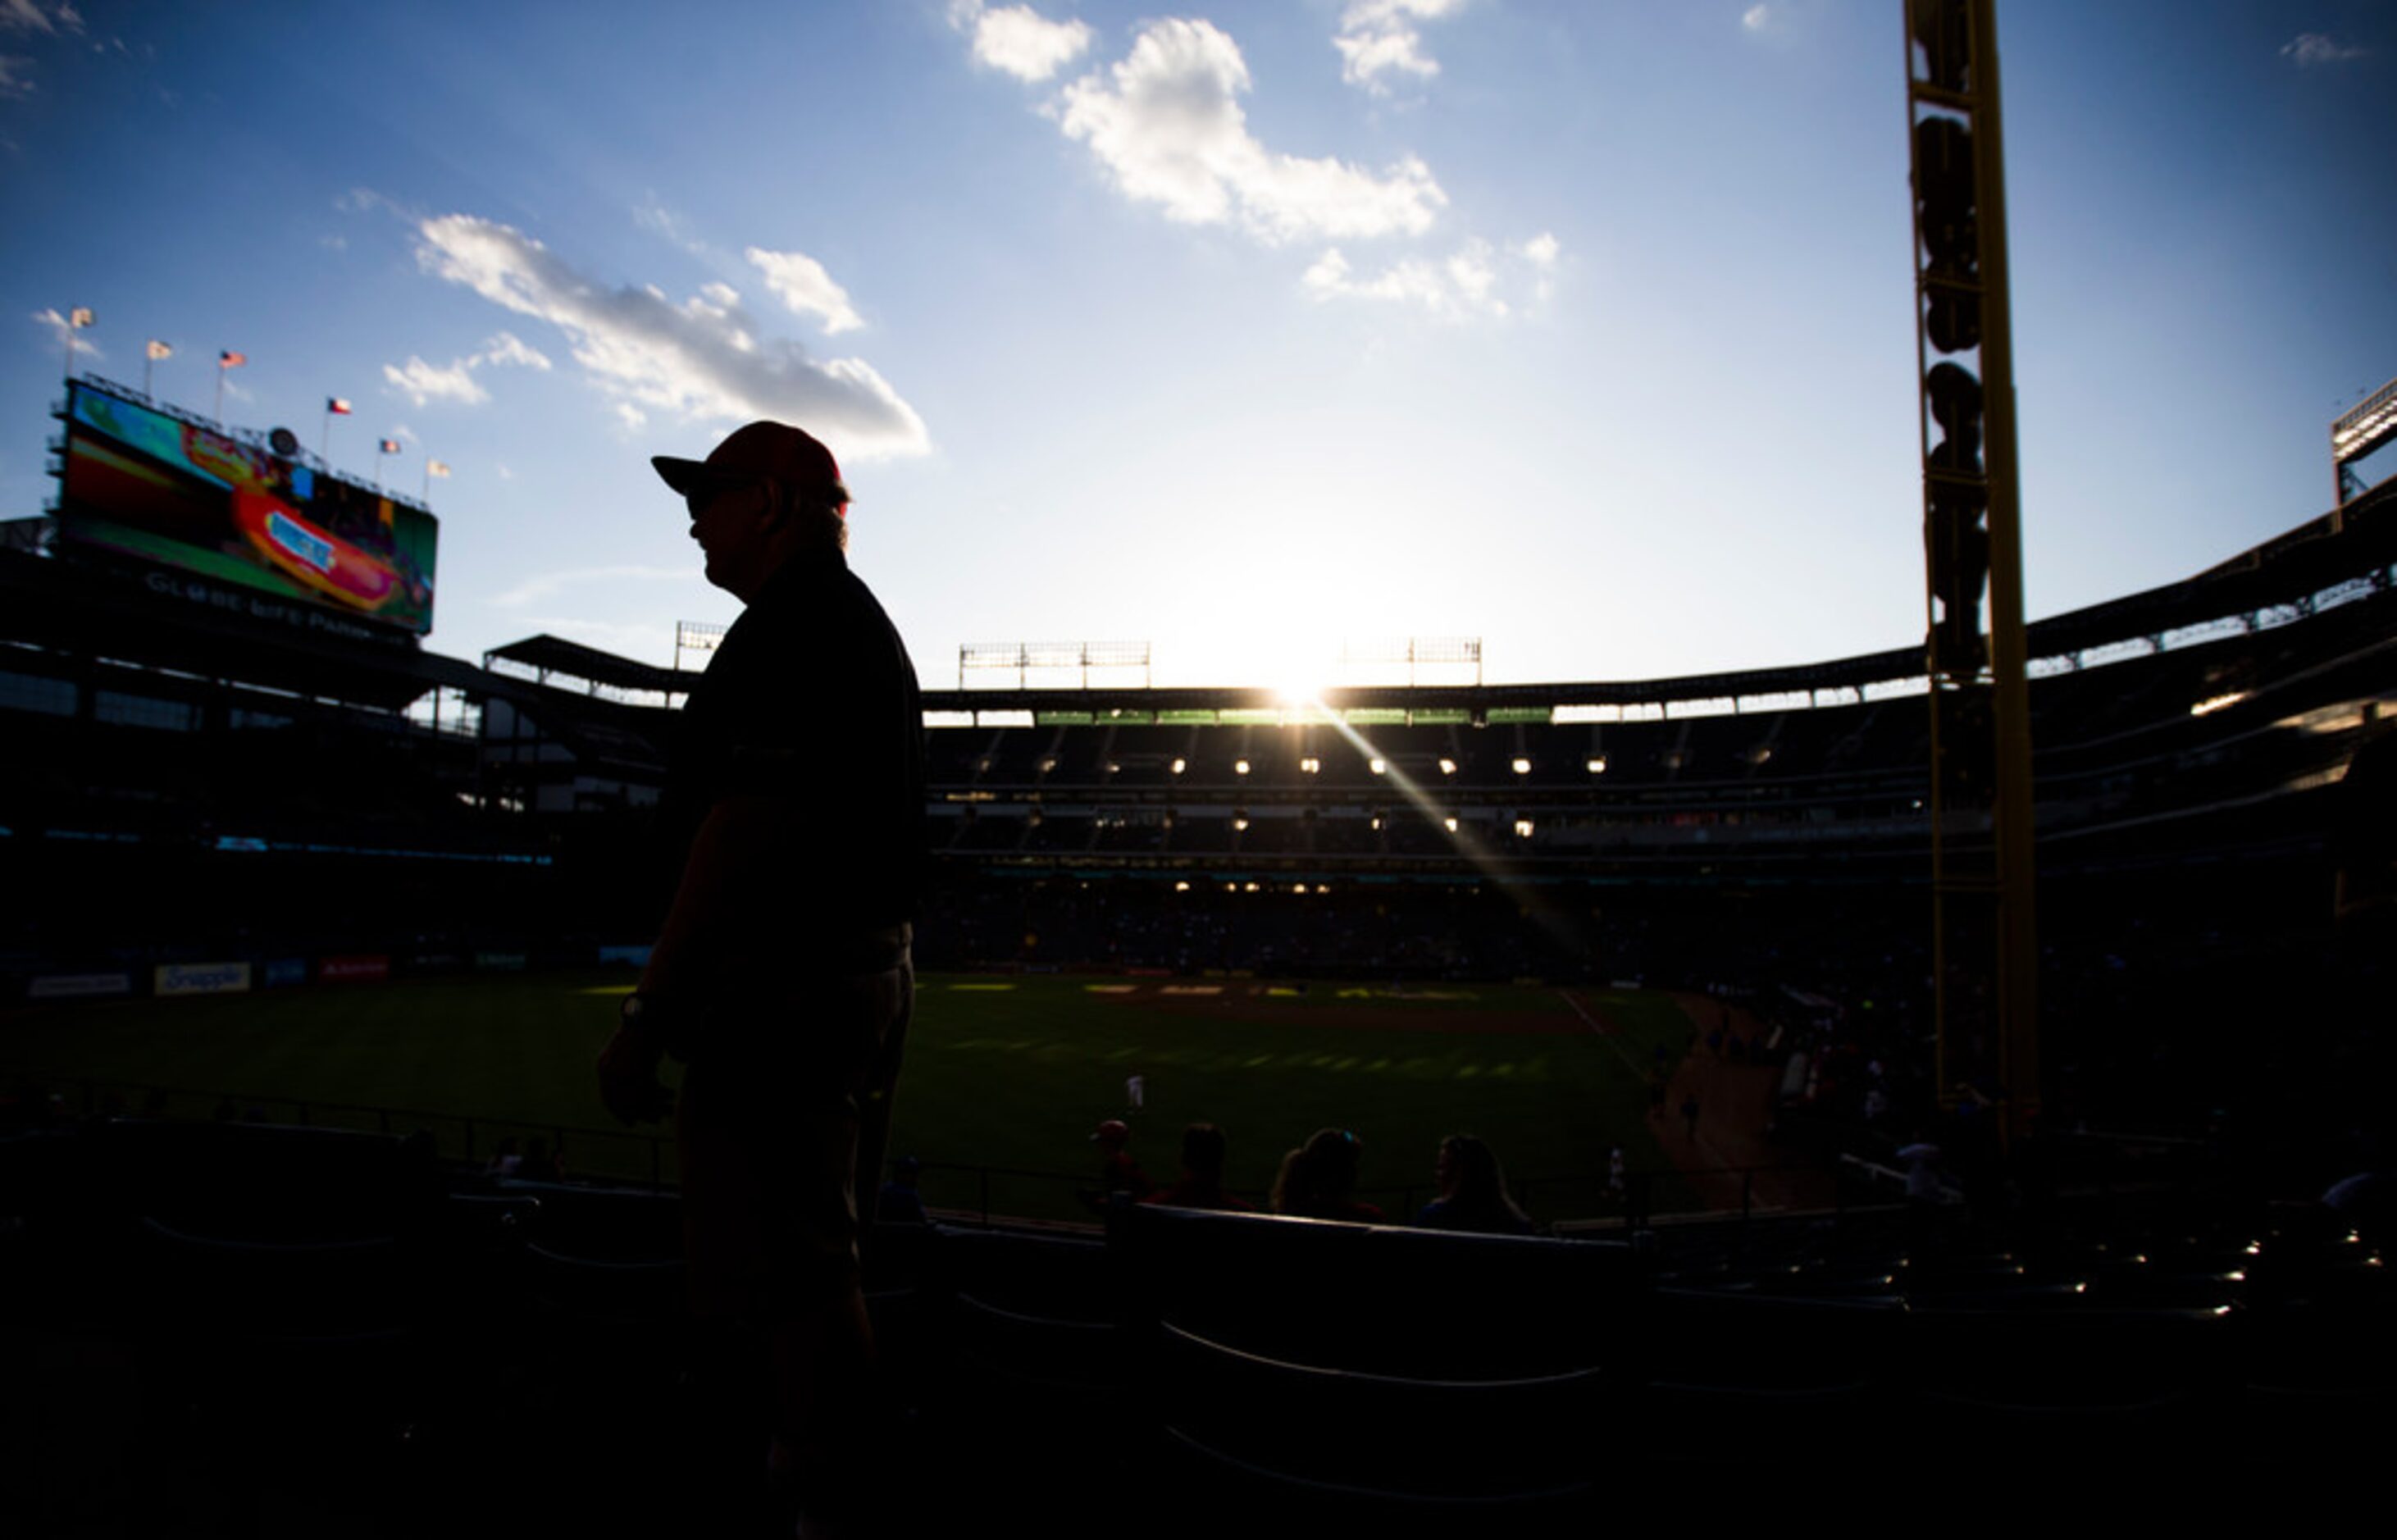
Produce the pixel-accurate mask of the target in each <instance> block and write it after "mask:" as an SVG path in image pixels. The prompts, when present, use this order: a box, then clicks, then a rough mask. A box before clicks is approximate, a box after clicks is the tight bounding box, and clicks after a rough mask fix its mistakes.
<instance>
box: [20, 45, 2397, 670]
mask: <svg viewBox="0 0 2397 1540" xmlns="http://www.w3.org/2000/svg"><path fill="white" fill-rule="evenodd" d="M1900 15H1901V12H1900V7H1899V5H1898V4H1897V0H1872V3H1869V4H1868V3H1863V0H1763V3H1761V4H1758V3H1755V0H1747V3H1741V0H1721V3H1716V0H1676V3H1672V4H1665V3H1661V0H1654V3H1650V0H1639V3H1635V0H1620V3H1601V0H1538V3H1535V0H1259V3H1228V0H1226V3H1207V4H1198V5H1193V6H1190V7H1185V8H1183V9H1178V10H1176V9H1165V8H1158V7H1156V6H1155V5H1154V4H1153V0H1142V4H1140V5H1137V6H1134V5H1118V4H1114V3H1111V0H1036V3H1034V4H1031V5H1028V6H1027V5H998V4H991V3H987V0H985V3H984V4H980V5H977V4H974V3H972V0H955V3H953V0H879V3H872V4H866V3H859V4H838V5H837V4H793V3H785V4H781V5H749V4H732V5H724V6H716V7H705V8H704V9H703V12H694V11H676V10H669V9H668V8H665V7H612V6H593V5H590V4H587V3H585V4H581V5H540V4H521V5H517V4H512V5H504V6H491V5H488V4H485V5H471V6H470V5H450V4H442V3H437V0H436V3H427V4H418V5H414V6H410V7H347V6H339V5H328V4H315V5H280V6H279V5H260V4H251V5H236V4H229V3H228V4H207V3H194V4H187V5H179V6H175V7H159V6H154V5H116V4H110V3H109V0H75V3H74V4H72V5H69V4H60V3H59V0H0V216H4V217H5V220H6V228H7V230H8V232H9V238H8V240H7V243H6V245H5V248H0V514H5V515H6V516H21V515H24V514H31V513H33V512H36V511H38V509H39V507H40V505H41V502H42V500H43V499H44V497H45V496H46V495H47V492H48V491H49V490H50V489H51V486H52V485H53V484H52V483H51V482H49V480H48V479H47V477H46V476H45V475H44V474H43V464H44V455H43V444H44V440H45V439H46V438H47V436H48V435H49V434H50V433H51V432H52V431H53V430H54V426H55V425H54V424H53V423H51V422H49V421H48V420H47V417H46V415H45V413H46V411H47V406H48V403H49V402H50V400H51V399H52V398H53V397H54V396H55V395H56V393H57V384H58V379H59V374H60V368H61V366H62V363H63V361H64V354H63V345H62V344H63V338H62V336H61V333H60V326H59V321H58V317H59V316H60V315H62V314H64V313H65V312H66V311H68V310H69V309H71V308H72V307H74V306H89V307H91V308H92V309H93V310H95V311H96V312H97V314H98V316H99V324H98V325H97V326H96V327H94V328H91V329H89V330H87V331H84V332H82V333H79V334H78V337H77V340H78V341H81V342H84V343H86V344H87V345H88V346H89V347H90V348H92V349H94V350H96V351H94V352H92V353H89V354H87V355H84V356H81V357H79V358H78V360H77V363H78V367H79V368H90V369H94V370H96V371H97V372H99V373H100V374H103V375H105V376H108V377H110V378H114V379H116V380H120V381H124V382H129V383H134V384H137V385H138V384H139V383H140V382H141V373H142V354H143V344H144V341H146V340H147V339H150V338H157V339H161V340H164V341H167V342H169V343H171V344H172V345H173V346H174V348H175V349H176V354H175V356H174V357H173V358H171V359H169V360H167V361H166V362H164V363H162V364H160V365H158V366H157V374H156V388H157V391H158V394H160V395H165V396H167V397H168V398H170V399H174V400H178V401H180V402H181V403H183V404H185V405H187V406H191V407H194V408H199V409H202V410H206V409H208V406H209V403H210V399H211V393H212V391H213V389H214V386H215V382H216V370H215V368H214V367H213V360H214V358H215V356H216V355H217V353H218V351H219V350H220V349H221V348H235V349H239V350H241V351H243V352H244V353H246V354H247V355H248V357H249V360H250V362H249V364H248V366H247V367H245V368H241V369H238V370H235V371H233V373H232V374H231V375H230V377H229V383H230V386H231V387H232V391H233V395H232V396H231V398H229V399H228V402H227V412H226V415H227V416H228V417H229V418H231V419H233V420H234V421H235V422H243V423H246V424H248V425H251V426H261V427H263V426H268V425H272V424H276V423H283V424H288V425H289V426H291V427H292V428H293V429H294V430H295V431H297V432H298V433H299V434H300V435H301V439H302V441H303V442H307V443H310V444H312V445H313V444H314V443H315V442H316V440H317V435H318V432H319V430H320V428H321V426H322V424H323V417H322V408H323V402H324V400H325V398H326V397H327V396H328V395H342V396H346V397H349V398H351V399H353V400H354V401H355V403H356V404H357V414H356V416H355V417H354V418H352V419H349V420H346V421H343V422H339V423H337V424H336V425H335V426H334V427H333V429H332V439H331V447H332V458H333V460H334V462H336V464H337V465H338V466H341V467H342V468H345V469H348V470H352V471H354V472H358V473H361V474H364V473H370V472H371V471H372V470H373V469H374V468H375V460H376V457H375V455H374V453H373V448H374V444H375V442H376V440H377V439H379V438H381V437H382V436H384V435H393V436H396V437H398V438H400V439H401V440H402V441H403V442H404V443H405V444H406V445H407V446H408V450H407V453H406V454H404V455H402V456H398V457H395V458H394V459H393V460H392V461H390V462H386V463H387V465H388V466H389V467H390V468H389V469H388V470H387V472H386V474H387V475H388V476H389V478H390V479H391V481H392V482H393V484H395V485H397V486H400V487H402V488H405V489H414V488H416V487H417V486H419V485H420V484H421V476H422V465H423V462H424V459H425V458H426V457H428V456H432V457H437V458H438V459H440V460H442V461H444V462H447V463H448V464H449V465H450V466H452V467H453V468H454V475H452V476H451V477H450V478H449V479H448V480H446V481H436V482H434V483H433V484H432V487H433V492H434V496H433V505H434V508H435V512H436V513H437V514H438V515H439V516H440V517H441V520H442V547H441V558H440V569H439V586H440V594H439V599H438V608H437V612H436V622H435V632H434V635H433V637H432V638H431V642H430V645H431V646H432V647H433V648H434V649H436V650H439V651H443V652H448V653H452V654H457V655H462V656H469V657H471V656H475V655H477V654H479V653H480V652H481V651H482V650H483V649H486V648H489V647H492V646H496V645H498V644H501V643H502V642H505V641H509V640H513V639H515V638H516V637H519V636H528V635H530V634H533V633H535V632H540V631H549V632H553V633H556V634H559V635H564V636H572V637H574V638H576V639H579V640H583V641H586V642H590V643H592V644H594V645H597V646H602V647H607V648H610V649H615V650H618V651H622V652H624V653H627V654H629V655H632V656H635V657H639V658H643V659H645V660H648V661H650V662H657V663H663V662H665V661H667V660H668V658H669V657H670V655H671V652H672V635H673V624H674V623H675V621H676V620H677V619H689V620H712V621H723V620H727V619H730V616H731V615H732V614H733V613H734V612H735V606H734V604H733V601H732V600H731V599H730V598H729V597H728V596H723V595H720V594H718V593H716V591H714V590H712V589H710V588H708V587H706V586H705V584H704V583H703V582H702V581H701V579H700V576H699V562H698V560H697V552H696V550H695V548H694V547H692V546H691V544H690V542H689V540H688V538H687V534H686V524H685V521H684V520H683V519H682V518H681V517H680V516H679V508H678V506H677V504H676V503H675V502H674V501H673V500H672V499H671V498H670V496H669V495H668V494H667V493H666V492H665V491H664V489H663V487H662V486H660V485H659V484H658V483H657V482H656V480H655V479H654V477H653V476H652V475H651V474H650V472H649V468H648V457H649V455H651V454H654V453H662V452H663V453H676V454H690V455H696V454H701V453H703V452H704V451H705V449H707V447H708V446H709V445H710V444H711V443H712V442H713V441H714V440H715V439H716V437H717V436H719V435H721V434H722V433H723V432H724V431H725V430H727V429H729V428H730V427H731V426H733V425H736V424H737V423H738V422H743V421H746V420H747V419H749V418H751V417H754V416H780V417H783V418H786V419H788V420H791V421H797V422H800V423H801V424H802V425H804V426H807V427H809V428H810V429H811V430H813V431H815V432H817V433H818V434H819V435H821V436H823V437H824V439H825V440H826V441H827V442H828V443H830V444H832V445H833V447H834V448H835V449H836V450H837V452H838V453H839V454H840V455H841V458H842V462H843V465H844V467H845V468H846V470H847V471H848V475H849V480H850V484H851V486H852V487H853V488H854V489H855V491H856V494H857V499H858V502H857V504H856V507H855V510H854V516H853V519H852V528H853V532H854V533H853V545H852V552H851V559H852V562H853V564H854V565H855V566H856V567H857V568H858V569H859V570H860V571H861V572H863V573H864V575H865V576H866V577H867V579H868V581H869V582H871V583H873V584H874V586H875V587H876V588H877V591H878V592H879V593H880V594H881V595H882V596H883V598H884V601H885V603H886V605H887V606H888V607H889V609H891V613H892V615H893V617H894V618H895V619H896V620H897V621H898V623H899V624H900V627H901V629H902V630H903V631H904V634H905V635H906V636H907V637H908V639H909V642H910V644H911V646H912V647H913V649H914V650H915V652H916V655H917V666H918V669H919V671H920V672H921V673H922V674H923V676H925V679H926V681H927V683H931V684H939V683H950V682H954V680H955V677H956V655H957V646H958V644H959V643H961V642H971V641H1012V640H1033V641H1045V640H1066V639H1078V638H1089V639H1105V640H1116V639H1132V640H1146V641H1150V642H1153V643H1154V644H1155V648H1156V659H1157V669H1156V676H1157V679H1158V682H1159V683H1171V684H1199V683H1252V682H1253V683H1272V682H1283V681H1285V680H1289V679H1292V678H1296V677H1301V676H1307V675H1310V674H1319V673H1321V672H1322V670H1323V668H1324V666H1325V665H1328V664H1329V663H1330V661H1331V660H1332V658H1333V656H1334V655H1335V654H1336V652H1337V650H1338V649H1339V647H1340V645H1341V643H1342V641H1343V640H1344V639H1349V640H1355V641H1360V642H1363V641H1373V640H1379V639H1385V638H1394V637H1402V636H1411V635H1412V636H1480V637H1481V638H1483V640H1484V643H1485V647H1486V657H1487V663H1488V672H1489V674H1490V676H1492V677H1493V678H1500V679H1513V680H1536V679H1586V678H1628V677H1644V676H1659V675H1669V674H1678V673H1685V672H1697V671H1703V670H1711V669H1717V668H1737V667H1755V666H1763V665H1767V664H1772V663H1797V662H1805V661H1810V660H1814V659H1819V658H1830V657H1837V656H1843V655H1847V654H1851V653H1855V652H1861V651H1868V650H1874V649H1881V648H1886V647H1895V646H1903V645H1906V644H1908V642H1909V641H1911V640H1913V639H1914V638H1916V637H1919V636H1920V635H1921V634H1922V599H1921V593H1922V579H1921V562H1922V557H1921V542H1920V535H1919V528H1920V518H1921V514H1920V492H1919V471H1918V454H1917V428H1916V419H1915V408H1914V399H1913V376H1914V365H1915V355H1914V341H1913V323H1912V301H1911V298H1910V290H1911V269H1910V265H1909V249H1908V243H1909V220H1908V193H1907V183H1906V131H1907V129H1906V123H1907V119H1906V107H1905V83H1904V74H1903V51H1902V43H1901V39H1902V33H1901V21H1900ZM702 18H703V19H702ZM2001 25H2002V67H2003V80H2004V87H2005V117H2006V127H2007V143H2006V154H2007V157H2008V162H2007V176H2008V192H2009V197H2010V201H2011V213H2012V219H2013V245H2012V251H2013V260H2014V265H2015V291H2014V292H2015V349H2016V355H2017V376H2018V387H2019V399H2020V410H2021V420H2022V436H2021V449H2022V458H2023V466H2024V504H2025V536H2026V555H2027V563H2028V588H2029V609H2030V612H2031V614H2032V615H2033V616H2034V617H2036V616H2039V615H2043V614H2049V613H2054V612H2056V611H2058V610H2061V609H2070V608H2073V607H2076V606H2079V605H2082V604H2088V603H2093V602H2096V601H2097V600H2100V599H2103V598H2106V597H2109V596H2114V595H2118V594H2122V593H2124V592H2128V591H2131V590H2135V589H2138V588H2143V587H2147V586H2149V585H2152V584H2155V583H2163V582H2169V581H2171V580H2174V579H2176V578H2180V577H2185V576H2188V575H2189V574H2190V573H2192V572H2195V571H2198V570H2200V569H2203V568H2205V567H2208V566H2211V565H2213V564H2214V563H2215V562H2216V561H2219V560H2221V559H2223V558H2224V557H2227V556H2230V555H2233V554H2234V553H2236V552H2237V551H2239V550H2241V549H2243V548H2244V547H2246V546H2248V545H2250V544H2252V543H2254V542H2256V541H2259V540H2261V539H2264V538H2267V537H2269V536H2270V535H2272V534H2274V533H2276V532H2278V531H2280V530H2282V529H2286V528H2287V527H2289V526H2290V525H2292V524H2295V523H2297V522H2298V521H2299V520H2302V519H2305V518H2308V517H2310V516H2314V515H2316V514H2318V513H2320V512H2322V511H2323V509H2324V508H2325V507H2326V506H2328V504H2329V501H2330V488H2331V477H2330V470H2329V465H2328V456H2327V449H2326V437H2327V427H2328V424H2329V422H2330V420H2331V419H2332V417H2334V416H2335V415H2336V414H2337V412H2338V411H2340V410H2341V409H2343V408H2345V407H2347V406H2348V405H2350V404H2352V402H2353V401H2354V400H2355V399H2357V397H2358V396H2359V395H2361V394H2363V393H2364V392H2365V391H2367V390H2369V389H2371V388H2373V387H2377V385H2379V384H2380V383H2382V382H2384V381H2386V380H2387V379H2389V378H2390V375H2391V374H2392V373H2397V239H2392V235H2397V229H2392V223H2397V219H2392V203H2393V202H2397V200H2392V198H2391V196H2390V194H2391V193H2392V191H2397V171H2392V167H2391V164H2390V159H2389V151H2388V142H2387V140H2388V134H2387V124H2388V115H2389V112H2388V103H2389V102H2390V100H2397V83H2392V76H2391V64H2392V60H2397V7H2392V6H2390V5H2389V4H2387V3H2382V0H2320V3H2312V0H2303V3H2288V0H2281V3H2272V4H2265V3H2231V0H2196V3H2190V0H2180V3H2172V4H2167V3H2163V0H2152V3H2150V0H2109V3H2107V4H2102V5H2073V4H2062V3H2053V0H2048V3H2042V0H2011V3H2009V4H2006V5H2004V6H2003V7H2002V18H2001ZM2380 458H2381V459H2382V460H2383V461H2386V460H2387V459H2389V458H2390V456H2388V455H2385V454H2384V455H2383V456H2382V457H2380ZM2375 469H2379V467H2375Z"/></svg>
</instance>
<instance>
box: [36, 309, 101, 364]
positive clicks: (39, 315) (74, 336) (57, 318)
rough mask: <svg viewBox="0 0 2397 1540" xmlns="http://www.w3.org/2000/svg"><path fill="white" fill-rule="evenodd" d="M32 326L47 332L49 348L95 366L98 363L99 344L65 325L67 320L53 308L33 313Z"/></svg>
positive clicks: (99, 355)
mask: <svg viewBox="0 0 2397 1540" xmlns="http://www.w3.org/2000/svg"><path fill="white" fill-rule="evenodd" d="M33 324H34V325H36V326H39V327H42V328H46V329H47V331H48V332H49V334H50V346H51V347H53V348H55V349H57V350H58V351H59V352H60V353H61V354H64V353H68V352H74V353H76V354H79V355H82V356H84V357H86V358H88V359H90V360H91V361H92V362H93V363H95V364H96V363H98V362H100V358H101V356H102V355H101V354H100V344H98V343H97V342H94V341H91V340H90V339H89V338H87V337H86V336H84V335H83V333H82V332H81V331H80V330H78V329H77V328H74V327H71V326H69V325H67V318H66V317H65V316H63V315H60V314H59V313H58V310H57V308H56V307H55V306H53V307H51V308H49V309H47V310H37V311H35V312H33Z"/></svg>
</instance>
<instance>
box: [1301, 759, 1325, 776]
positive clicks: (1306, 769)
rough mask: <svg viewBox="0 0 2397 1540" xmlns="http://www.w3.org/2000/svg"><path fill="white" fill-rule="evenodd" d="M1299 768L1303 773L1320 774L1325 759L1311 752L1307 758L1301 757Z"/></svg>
mask: <svg viewBox="0 0 2397 1540" xmlns="http://www.w3.org/2000/svg"><path fill="white" fill-rule="evenodd" d="M1298 769H1299V773H1301V774H1303V775H1315V774H1319V773H1320V772H1321V770H1322V769H1323V761H1322V760H1320V759H1318V758H1317V757H1315V756H1313V755H1311V754H1310V755H1308V756H1307V757H1306V758H1304V759H1301V760H1300V761H1299V762H1298Z"/></svg>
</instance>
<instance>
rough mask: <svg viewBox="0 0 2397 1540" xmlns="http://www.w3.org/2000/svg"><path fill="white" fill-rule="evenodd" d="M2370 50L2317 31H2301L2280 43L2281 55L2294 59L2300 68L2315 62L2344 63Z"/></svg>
mask: <svg viewBox="0 0 2397 1540" xmlns="http://www.w3.org/2000/svg"><path fill="white" fill-rule="evenodd" d="M2371 51H2372V50H2371V49H2369V48H2361V47H2354V46H2353V45H2351V44H2347V43H2342V42H2340V41H2339V40H2338V39H2337V38H2336V37H2333V36H2331V35H2329V34H2328V33H2318V32H2301V33H2297V36H2295V37H2292V38H2290V39H2289V40H2288V41H2287V42H2286V43H2283V44H2282V45H2281V57H2282V58H2283V59H2287V60H2294V61H2295V62H2296V64H2297V68H2299V69H2301V70H2303V69H2310V68H2312V67H2313V66H2314V65H2317V64H2344V63H2346V62H2347V61H2348V60H2350V59H2362V58H2363V57H2364V56H2365V55H2366V54H2368V53H2370V52H2371Z"/></svg>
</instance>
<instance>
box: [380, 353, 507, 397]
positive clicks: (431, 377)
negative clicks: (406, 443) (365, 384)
mask: <svg viewBox="0 0 2397 1540" xmlns="http://www.w3.org/2000/svg"><path fill="white" fill-rule="evenodd" d="M382 377H383V378H384V379H385V380H387V381H389V382H391V386H392V388H393V389H395V390H396V391H398V392H399V393H400V394H401V395H405V396H407V397H408V400H410V401H412V402H414V403H415V404H416V405H418V406H420V407H422V406H425V405H427V404H428V403H430V402H434V401H455V402H457V403H458V404H459V405H460V406H465V407H471V406H475V405H477V404H478V403H481V402H484V401H489V399H490V398H491V393H490V392H489V391H487V390H485V389H484V388H483V387H482V386H480V385H478V384H476V383H475V376H474V375H473V374H472V373H471V372H469V371H468V368H467V362H466V360H465V359H463V358H461V359H459V360H457V361H456V362H454V363H452V364H451V365H450V366H449V368H442V367H441V366H439V365H437V364H428V363H426V362H425V361H424V360H423V359H422V358H419V357H418V356H416V355H414V354H412V353H411V354H409V355H408V362H407V363H406V364H405V365H393V364H385V365H384V366H383V367H382Z"/></svg>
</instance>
